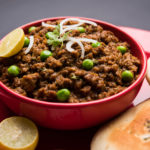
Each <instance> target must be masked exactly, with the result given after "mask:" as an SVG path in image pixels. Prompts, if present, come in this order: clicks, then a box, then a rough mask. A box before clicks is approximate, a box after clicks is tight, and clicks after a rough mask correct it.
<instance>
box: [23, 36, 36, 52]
mask: <svg viewBox="0 0 150 150" xmlns="http://www.w3.org/2000/svg"><path fill="white" fill-rule="evenodd" d="M29 39H30V43H29V46H28V47H27V49H26V50H25V51H24V53H25V54H28V53H29V52H30V50H31V48H32V46H33V43H34V36H30V37H29Z"/></svg>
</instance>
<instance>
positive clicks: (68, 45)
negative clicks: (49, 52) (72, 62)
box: [66, 41, 75, 52]
mask: <svg viewBox="0 0 150 150" xmlns="http://www.w3.org/2000/svg"><path fill="white" fill-rule="evenodd" d="M74 43H75V42H73V41H69V42H68V43H67V44H66V49H67V50H68V51H69V52H73V51H74V49H73V48H72V45H73V44H74Z"/></svg>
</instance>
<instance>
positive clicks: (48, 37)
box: [45, 32, 56, 40]
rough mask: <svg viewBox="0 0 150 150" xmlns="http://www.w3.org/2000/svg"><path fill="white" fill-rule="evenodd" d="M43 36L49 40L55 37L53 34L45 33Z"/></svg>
mask: <svg viewBox="0 0 150 150" xmlns="http://www.w3.org/2000/svg"><path fill="white" fill-rule="evenodd" d="M45 36H46V38H47V39H51V40H53V39H55V38H56V35H55V34H54V33H53V32H47V33H46V34H45Z"/></svg>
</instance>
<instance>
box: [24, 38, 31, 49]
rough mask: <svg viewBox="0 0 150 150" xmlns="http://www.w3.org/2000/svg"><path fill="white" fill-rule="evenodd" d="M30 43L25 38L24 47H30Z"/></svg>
mask: <svg viewBox="0 0 150 150" xmlns="http://www.w3.org/2000/svg"><path fill="white" fill-rule="evenodd" d="M29 43H30V40H29V39H28V38H27V37H25V38H24V47H27V46H28V45H29Z"/></svg>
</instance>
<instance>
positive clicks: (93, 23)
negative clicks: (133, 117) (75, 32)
mask: <svg viewBox="0 0 150 150" xmlns="http://www.w3.org/2000/svg"><path fill="white" fill-rule="evenodd" d="M68 21H78V22H79V23H78V24H75V25H70V26H72V27H78V26H80V25H81V24H83V23H88V24H91V25H94V26H97V24H96V23H95V22H92V21H88V20H82V19H79V18H66V19H64V20H62V21H61V22H60V34H63V33H64V30H63V24H64V23H65V22H68ZM66 27H68V28H69V25H66Z"/></svg>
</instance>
